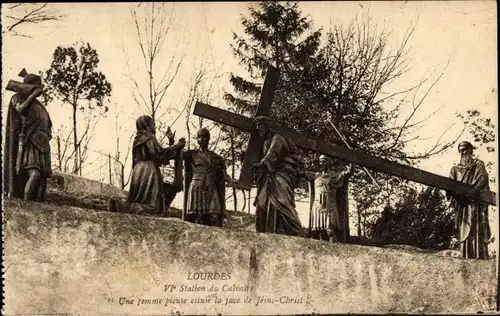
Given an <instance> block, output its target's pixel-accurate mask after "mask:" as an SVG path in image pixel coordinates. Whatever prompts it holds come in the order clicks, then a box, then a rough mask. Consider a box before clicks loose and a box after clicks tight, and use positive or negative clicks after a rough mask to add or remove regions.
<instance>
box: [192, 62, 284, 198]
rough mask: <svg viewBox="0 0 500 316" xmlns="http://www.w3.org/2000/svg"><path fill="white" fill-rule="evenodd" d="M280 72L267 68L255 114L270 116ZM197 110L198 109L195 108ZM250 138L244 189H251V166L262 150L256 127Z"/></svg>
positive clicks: (242, 180) (242, 178) (243, 172)
mask: <svg viewBox="0 0 500 316" xmlns="http://www.w3.org/2000/svg"><path fill="white" fill-rule="evenodd" d="M278 79H279V72H278V70H277V69H276V68H274V67H272V66H269V67H268V68H267V73H266V78H265V80H264V85H263V86H262V92H261V94H260V100H259V105H258V107H257V111H256V113H255V116H259V115H265V116H269V113H270V111H271V104H272V103H273V96H274V91H275V90H276V85H277V84H278ZM195 111H196V110H195ZM249 132H250V140H249V141H248V145H247V149H246V150H245V158H244V159H243V164H242V166H241V172H240V179H239V180H238V185H239V186H240V188H242V189H246V190H250V189H251V188H252V173H251V171H250V166H251V165H252V164H253V163H255V162H257V161H258V159H259V157H260V152H261V150H262V140H261V138H260V137H259V134H258V132H257V130H256V129H255V128H252V127H251V128H250V130H249Z"/></svg>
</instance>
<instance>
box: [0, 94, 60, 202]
mask: <svg viewBox="0 0 500 316" xmlns="http://www.w3.org/2000/svg"><path fill="white" fill-rule="evenodd" d="M19 103H21V100H20V96H19V94H15V95H14V96H13V97H12V98H11V100H10V103H9V106H8V111H7V122H6V129H5V134H6V137H5V143H4V166H3V172H4V187H5V192H7V193H8V194H9V195H10V196H12V197H17V198H23V196H24V187H25V185H26V181H27V180H28V175H27V173H26V170H27V169H37V170H39V171H40V176H41V177H42V178H50V177H51V176H52V167H51V157H50V143H49V141H50V139H51V129H52V121H51V119H50V115H49V113H48V112H47V109H46V108H45V107H44V106H43V105H42V104H41V103H40V102H39V101H38V100H36V99H35V100H33V101H32V102H31V103H30V104H29V105H28V106H27V107H26V108H25V109H24V111H23V112H22V113H19V112H18V111H17V109H16V108H15V107H16V105H18V104H19Z"/></svg>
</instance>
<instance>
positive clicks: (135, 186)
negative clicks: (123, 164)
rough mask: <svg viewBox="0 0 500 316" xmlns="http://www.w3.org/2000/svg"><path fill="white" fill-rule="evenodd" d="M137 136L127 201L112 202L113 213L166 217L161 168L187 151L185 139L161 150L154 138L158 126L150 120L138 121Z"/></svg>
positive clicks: (144, 118) (145, 117) (110, 208)
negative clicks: (184, 150) (180, 153)
mask: <svg viewBox="0 0 500 316" xmlns="http://www.w3.org/2000/svg"><path fill="white" fill-rule="evenodd" d="M136 127H137V133H136V135H135V138H134V143H133V148H132V179H131V181H130V190H129V193H128V197H127V199H126V201H118V200H112V201H111V202H110V205H109V210H110V211H112V212H120V213H132V214H138V215H156V216H165V215H166V212H167V209H166V207H165V197H164V191H163V177H162V175H161V172H160V168H159V166H160V165H165V164H168V163H169V160H171V159H174V158H175V157H176V155H177V153H178V152H179V151H180V150H182V148H184V146H185V144H186V142H185V140H184V139H183V138H181V139H179V141H178V142H177V144H175V145H173V146H170V147H167V148H162V147H161V145H160V144H159V143H158V140H157V139H156V137H155V123H154V121H153V118H152V117H151V116H147V115H144V116H141V117H139V118H138V119H137V121H136Z"/></svg>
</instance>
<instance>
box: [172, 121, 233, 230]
mask: <svg viewBox="0 0 500 316" xmlns="http://www.w3.org/2000/svg"><path fill="white" fill-rule="evenodd" d="M196 137H197V138H196V139H197V142H198V145H199V148H198V149H191V150H187V151H184V152H183V155H182V158H183V160H184V166H185V168H184V169H185V179H184V181H185V185H184V190H185V194H184V210H183V220H185V221H188V222H192V223H197V224H201V225H207V226H217V227H223V226H224V223H225V222H226V221H227V214H226V198H225V193H226V183H229V184H230V185H231V186H234V185H235V183H236V181H235V180H234V179H232V178H231V177H230V176H229V175H228V174H227V170H226V164H225V162H224V159H223V158H222V157H221V156H220V155H218V154H216V153H215V152H213V151H212V150H209V149H208V145H209V142H210V131H209V130H208V129H206V128H201V129H200V130H198V132H197V135H196Z"/></svg>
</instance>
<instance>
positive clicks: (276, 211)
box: [251, 116, 305, 236]
mask: <svg viewBox="0 0 500 316" xmlns="http://www.w3.org/2000/svg"><path fill="white" fill-rule="evenodd" d="M255 124H256V128H257V131H258V133H259V136H260V137H261V138H262V139H263V140H264V144H263V151H262V152H263V157H262V159H261V160H260V161H259V162H257V163H255V164H253V165H252V167H251V168H252V173H253V175H254V179H255V181H256V183H257V196H256V198H255V202H254V205H255V206H256V208H257V210H256V217H257V218H256V230H257V232H262V233H274V234H283V235H291V236H303V235H304V233H305V232H304V229H303V227H302V224H301V223H300V219H299V215H298V213H297V210H296V209H295V191H294V190H295V187H296V185H297V181H298V177H299V176H300V174H301V171H300V165H301V162H300V159H299V156H298V150H297V147H296V145H295V144H294V143H293V142H292V141H291V140H290V139H287V138H285V137H283V136H282V135H280V134H279V133H275V132H274V131H273V130H272V128H271V124H270V119H269V118H268V117H266V116H258V117H256V118H255Z"/></svg>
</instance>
